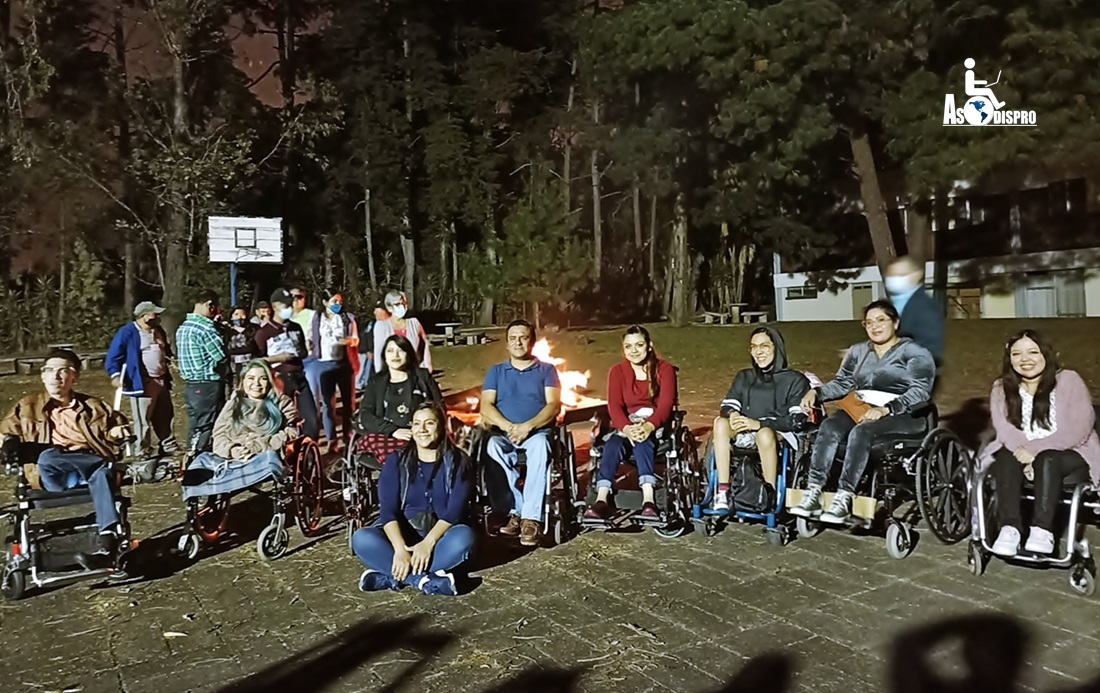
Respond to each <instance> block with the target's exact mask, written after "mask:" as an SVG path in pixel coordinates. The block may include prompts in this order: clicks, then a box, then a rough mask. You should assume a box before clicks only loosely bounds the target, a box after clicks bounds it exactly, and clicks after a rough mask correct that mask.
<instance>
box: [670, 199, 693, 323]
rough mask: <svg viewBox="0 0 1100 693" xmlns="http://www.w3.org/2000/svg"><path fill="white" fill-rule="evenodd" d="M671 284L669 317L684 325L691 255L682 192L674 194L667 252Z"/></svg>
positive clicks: (689, 300) (688, 317)
mask: <svg viewBox="0 0 1100 693" xmlns="http://www.w3.org/2000/svg"><path fill="white" fill-rule="evenodd" d="M669 258H670V262H671V272H670V275H669V282H670V283H671V285H672V301H671V303H672V305H671V306H670V311H669V318H670V319H671V321H672V324H673V325H677V326H680V327H682V326H684V325H687V324H688V323H689V322H690V321H691V305H692V293H693V292H692V291H691V286H690V284H691V256H690V255H689V253H688V219H687V210H686V209H685V207H684V194H683V193H682V192H681V193H677V194H676V211H675V218H674V221H673V224H672V247H671V249H670V252H669Z"/></svg>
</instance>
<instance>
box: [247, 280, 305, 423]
mask: <svg viewBox="0 0 1100 693" xmlns="http://www.w3.org/2000/svg"><path fill="white" fill-rule="evenodd" d="M292 301H293V299H292V298H291V296H290V293H289V292H287V290H286V289H276V290H275V293H273V294H271V307H272V309H273V310H272V313H273V316H272V319H271V322H269V323H268V324H266V325H264V326H263V327H261V328H260V329H258V330H256V346H257V347H258V348H259V350H260V354H261V355H262V357H263V359H264V360H265V361H267V362H268V363H270V364H271V366H272V369H273V370H274V371H275V375H277V376H278V378H279V381H280V382H282V384H283V394H285V395H286V396H287V397H290V398H292V399H293V400H294V404H295V405H296V406H297V407H298V415H299V416H301V417H302V428H303V430H304V431H305V434H306V435H307V436H309V437H310V438H312V439H313V440H317V439H318V438H319V437H320V426H319V425H318V422H317V398H316V397H315V396H314V394H313V391H312V390H310V389H309V382H308V381H307V380H306V376H305V373H304V372H303V369H302V360H303V359H304V358H305V357H306V355H307V354H308V353H309V350H308V348H307V347H306V344H307V342H306V338H305V333H304V332H303V331H302V327H301V325H299V324H298V323H296V322H294V321H293V320H292V319H291V318H293V317H294V309H293V308H292V307H291V303H292Z"/></svg>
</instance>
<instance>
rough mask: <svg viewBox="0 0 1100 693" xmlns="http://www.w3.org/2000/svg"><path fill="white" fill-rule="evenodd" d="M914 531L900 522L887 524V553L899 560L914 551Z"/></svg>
mask: <svg viewBox="0 0 1100 693" xmlns="http://www.w3.org/2000/svg"><path fill="white" fill-rule="evenodd" d="M913 545H914V542H913V532H912V530H910V529H909V528H908V527H906V526H905V525H903V524H902V523H900V522H891V523H890V524H888V525H887V526H886V553H888V554H890V557H891V558H896V559H898V560H899V561H900V560H901V559H903V558H906V557H907V556H909V554H910V553H911V552H912V551H913Z"/></svg>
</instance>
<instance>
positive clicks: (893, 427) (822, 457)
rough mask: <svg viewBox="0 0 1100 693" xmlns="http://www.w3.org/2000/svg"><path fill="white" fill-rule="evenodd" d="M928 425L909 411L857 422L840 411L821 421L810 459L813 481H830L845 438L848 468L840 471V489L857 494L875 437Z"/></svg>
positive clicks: (909, 430) (811, 481)
mask: <svg viewBox="0 0 1100 693" xmlns="http://www.w3.org/2000/svg"><path fill="white" fill-rule="evenodd" d="M925 428H926V425H925V420H924V419H923V418H918V417H914V416H909V415H908V414H898V415H896V416H884V417H882V418H881V419H878V420H877V421H865V422H863V423H861V424H858V425H857V424H856V422H855V421H853V420H852V417H850V416H848V414H847V413H846V412H844V411H838V412H837V413H835V414H833V415H832V416H830V417H828V418H827V419H825V421H823V422H822V423H821V428H820V429H818V431H817V440H816V441H815V442H814V451H813V457H812V459H811V461H810V483H811V484H815V485H817V486H824V485H825V482H826V481H828V480H829V470H830V469H832V467H833V461H834V460H835V459H836V453H837V450H838V449H839V448H840V444H841V442H843V441H845V440H846V441H847V445H846V446H845V451H844V467H843V468H842V469H841V472H840V482H839V483H838V484H837V488H838V489H839V490H841V491H850V492H852V493H855V491H856V486H857V485H858V484H859V480H860V479H862V478H863V472H864V470H866V469H867V460H868V459H869V458H870V456H871V444H872V443H873V442H875V438H876V437H878V436H882V435H885V434H891V433H920V432H921V431H923V430H924V429H925Z"/></svg>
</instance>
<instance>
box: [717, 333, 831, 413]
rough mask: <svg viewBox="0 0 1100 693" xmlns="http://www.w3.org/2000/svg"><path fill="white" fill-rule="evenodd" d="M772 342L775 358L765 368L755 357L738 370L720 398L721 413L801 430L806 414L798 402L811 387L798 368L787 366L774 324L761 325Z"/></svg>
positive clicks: (785, 353)
mask: <svg viewBox="0 0 1100 693" xmlns="http://www.w3.org/2000/svg"><path fill="white" fill-rule="evenodd" d="M764 330H766V331H767V333H768V336H769V337H771V340H772V343H773V344H775V359H774V360H773V361H772V365H771V366H769V367H768V368H767V369H762V368H760V367H759V366H757V365H756V362H755V361H754V362H753V364H752V368H746V369H745V370H743V371H739V372H738V373H737V375H736V376H734V378H733V383H732V384H731V385H730V389H729V392H727V393H726V397H725V399H723V400H722V409H721V412H722V416H726V417H728V416H729V415H730V414H732V413H733V412H740V413H741V414H742V415H743V416H747V417H749V418H750V419H756V420H757V421H759V422H760V425H761V427H763V428H770V429H772V430H773V431H791V432H798V431H801V430H802V429H803V428H804V427H805V425H806V422H807V417H806V415H805V413H804V412H803V411H802V409H801V407H800V404H801V402H802V397H803V396H804V395H805V394H806V392H808V391H809V389H810V381H809V380H808V379H807V378H806V376H805V375H803V374H802V373H801V372H800V371H792V370H791V369H790V368H788V367H787V345H786V344H785V343H784V342H783V335H782V334H780V333H779V330H777V329H775V328H773V327H764Z"/></svg>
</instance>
